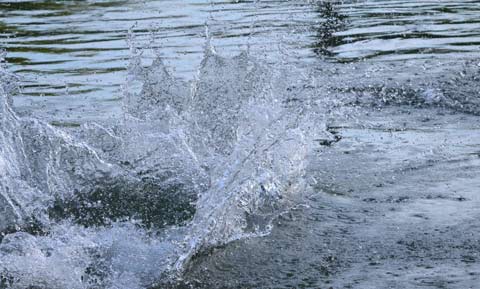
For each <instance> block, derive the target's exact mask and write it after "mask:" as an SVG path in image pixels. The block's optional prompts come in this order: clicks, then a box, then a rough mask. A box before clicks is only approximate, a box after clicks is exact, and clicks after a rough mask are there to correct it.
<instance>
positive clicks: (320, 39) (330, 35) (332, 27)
mask: <svg viewBox="0 0 480 289" xmlns="http://www.w3.org/2000/svg"><path fill="white" fill-rule="evenodd" d="M338 4H339V3H338V2H330V1H320V2H318V3H317V4H316V5H317V9H316V12H317V13H318V16H319V17H320V19H321V21H322V22H320V25H319V26H318V27H317V28H316V30H317V33H316V38H317V41H316V42H315V44H314V45H313V51H314V52H315V54H317V55H319V56H322V57H323V56H328V57H333V56H334V55H335V54H334V53H333V52H332V51H331V50H330V48H332V47H336V46H339V45H341V44H343V43H344V42H345V40H344V39H342V38H341V37H340V36H338V35H336V34H335V33H336V32H339V31H341V30H344V29H345V28H346V21H347V16H346V15H344V14H341V13H340V11H339V8H338Z"/></svg>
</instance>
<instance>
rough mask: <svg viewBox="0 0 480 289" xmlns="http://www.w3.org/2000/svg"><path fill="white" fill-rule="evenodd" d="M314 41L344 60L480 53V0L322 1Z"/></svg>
mask: <svg viewBox="0 0 480 289" xmlns="http://www.w3.org/2000/svg"><path fill="white" fill-rule="evenodd" d="M315 5H316V13H317V19H318V21H320V24H319V25H317V26H316V28H315V29H316V33H315V36H314V37H315V39H316V40H315V43H314V44H313V45H312V50H313V51H314V52H315V54H317V55H319V56H321V57H322V58H324V57H327V58H329V59H332V60H336V61H339V62H350V61H358V60H364V59H375V60H402V59H403V60H405V59H414V58H440V57H442V55H451V56H452V57H454V56H467V55H474V54H478V52H479V49H478V47H479V45H480V33H479V32H478V31H480V20H479V18H478V13H480V2H478V1H434V2H426V1H419V2H418V1H415V2H412V1H407V2H398V1H383V0H376V1H319V2H317V3H316V4H315Z"/></svg>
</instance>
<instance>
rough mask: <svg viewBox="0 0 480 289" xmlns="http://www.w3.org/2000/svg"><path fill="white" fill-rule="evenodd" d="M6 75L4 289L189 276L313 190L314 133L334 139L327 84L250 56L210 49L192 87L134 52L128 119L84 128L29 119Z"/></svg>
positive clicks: (134, 283) (142, 282) (130, 284)
mask: <svg viewBox="0 0 480 289" xmlns="http://www.w3.org/2000/svg"><path fill="white" fill-rule="evenodd" d="M1 73H2V74H1V75H0V76H1V77H2V78H1V84H2V86H1V94H0V104H1V105H0V110H1V111H0V143H1V145H0V169H1V175H0V180H1V182H0V210H1V211H2V212H3V213H2V214H1V216H2V217H1V218H0V231H1V232H2V234H3V236H4V237H3V240H2V242H1V244H0V275H1V281H0V288H4V287H5V288H9V287H12V288H28V287H31V286H34V287H35V288H36V287H39V288H145V287H148V286H150V285H151V284H154V283H156V282H158V281H159V280H162V279H163V278H165V276H167V277H172V276H175V275H177V274H181V272H182V271H183V270H184V269H185V268H186V266H187V264H188V261H189V260H190V259H191V258H192V256H194V255H195V254H196V253H197V252H199V251H201V250H205V249H208V248H210V247H212V246H218V245H222V244H225V243H227V242H229V241H232V240H235V239H239V238H244V237H249V236H259V235H262V234H267V233H268V232H269V229H270V227H271V225H270V223H271V221H272V220H273V218H275V217H276V216H278V215H279V214H280V213H281V212H283V210H285V209H286V208H288V206H290V205H291V204H292V202H293V201H292V199H293V198H292V196H294V195H295V194H296V193H298V192H301V191H303V190H304V189H305V186H306V184H305V181H304V173H305V167H306V156H307V155H308V154H309V152H310V151H311V150H312V146H313V143H314V140H315V139H318V135H319V134H324V136H325V137H327V138H328V137H330V135H329V133H328V132H325V131H324V130H323V129H322V128H323V127H324V125H322V115H319V114H316V113H314V112H313V111H311V110H310V106H311V105H312V101H311V100H309V95H310V96H312V95H313V94H314V93H315V92H314V87H312V86H309V85H307V82H308V81H306V80H304V79H301V78H299V77H298V74H297V73H295V72H293V71H288V69H272V68H271V67H269V65H267V64H264V63H262V62H261V61H258V60H256V59H254V58H252V57H251V56H249V55H248V54H246V53H242V54H240V55H239V56H237V57H234V58H224V57H221V56H219V55H217V54H215V53H214V52H213V51H212V50H210V49H207V52H206V53H205V57H204V60H203V61H202V64H201V66H200V69H199V72H198V77H197V79H196V80H195V81H194V82H193V83H192V84H189V83H186V82H184V81H181V80H178V79H176V78H175V77H173V76H172V75H171V74H170V73H169V72H168V69H167V68H166V67H165V66H164V64H163V62H162V60H161V59H157V60H156V61H154V63H153V64H152V65H151V66H150V67H148V68H143V67H142V66H141V65H140V64H139V59H137V58H133V61H132V66H131V68H130V77H129V80H128V83H127V84H128V85H127V88H129V87H130V88H132V89H127V92H126V96H125V99H124V113H123V115H122V117H120V118H119V119H118V120H115V121H113V122H112V123H111V124H103V125H100V124H96V123H86V124H84V125H82V126H81V127H80V128H78V129H77V130H76V131H74V133H73V135H72V134H71V133H67V132H65V131H63V130H61V129H58V128H55V127H52V126H50V125H48V124H46V123H44V122H42V121H39V120H37V119H34V118H21V117H18V116H17V115H16V114H15V112H14V111H13V110H12V108H11V100H10V95H11V89H12V88H11V87H9V85H8V84H9V83H11V82H9V81H8V80H7V78H8V77H10V76H8V77H7V74H6V72H5V70H2V71H1ZM134 87H139V89H138V90H137V91H135V89H133V88H134ZM292 100H297V101H292ZM325 137H324V138H325ZM33 217H34V218H33ZM32 220H34V222H33V221H32ZM32 224H34V225H35V226H33V225H32ZM32 228H37V230H33V229H32ZM47 268H50V269H52V270H50V269H48V270H47ZM53 268H55V269H53Z"/></svg>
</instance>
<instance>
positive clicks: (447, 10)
mask: <svg viewBox="0 0 480 289" xmlns="http://www.w3.org/2000/svg"><path fill="white" fill-rule="evenodd" d="M325 3H333V4H325ZM0 9H1V11H2V13H1V15H0V43H1V45H2V47H3V48H4V49H6V50H7V51H8V56H7V60H8V62H9V64H10V66H11V69H12V71H14V72H16V73H18V74H19V75H20V76H22V85H23V87H24V88H23V94H22V95H23V97H26V98H28V100H32V99H33V101H34V102H37V101H38V98H36V97H39V96H43V97H45V99H43V102H47V103H52V105H56V106H62V107H63V108H62V109H81V108H82V107H83V109H85V107H84V106H86V103H88V105H92V104H96V103H101V102H102V101H109V100H112V99H113V100H115V99H119V98H120V97H121V96H122V89H121V86H122V84H124V82H125V77H126V74H125V71H126V67H127V65H128V59H129V57H130V56H131V55H132V53H131V52H130V47H129V46H137V47H141V48H147V47H153V48H156V49H158V53H160V54H161V55H162V56H163V57H164V58H165V59H166V60H167V62H168V63H169V64H171V67H172V69H174V70H175V73H176V74H178V75H180V76H182V77H185V78H192V77H193V75H194V73H195V71H196V69H197V67H198V65H199V63H200V60H201V58H202V55H203V47H204V44H205V24H206V23H208V25H209V26H210V31H211V35H212V37H213V38H214V39H213V43H214V45H215V46H216V48H217V50H218V51H219V52H221V53H224V54H227V55H229V54H234V53H237V52H238V51H240V50H245V49H247V46H248V45H249V46H251V47H252V50H256V51H257V52H258V53H259V54H264V55H265V54H267V55H269V56H270V57H269V58H270V61H279V60H280V59H282V58H283V57H282V56H281V55H280V56H279V55H278V52H279V50H280V51H282V50H283V52H284V54H287V55H288V56H289V57H290V58H293V59H295V60H296V61H298V62H300V63H309V64H308V65H311V63H312V62H313V63H314V64H315V65H322V64H321V63H322V62H323V61H330V62H337V61H338V62H345V61H359V60H365V59H369V61H401V60H405V59H412V58H420V59H431V58H447V59H449V58H462V57H469V56H475V55H477V54H478V52H479V49H480V48H479V47H480V46H479V44H480V32H479V31H480V19H479V17H478V15H479V13H480V3H479V2H478V1H422V2H412V1H342V2H321V1H317V2H315V1H258V2H257V3H254V2H253V1H211V2H210V1H200V0H199V1H156V0H155V1H136V0H130V1H23V0H22V1H2V3H0ZM128 31H131V32H132V35H134V36H132V37H134V38H135V39H134V40H132V42H134V44H131V45H129V44H128V41H127V39H128ZM279 46H280V48H279ZM282 47H284V48H282ZM145 54H146V55H147V56H146V58H147V59H148V58H149V56H148V55H150V57H151V56H152V53H151V52H150V54H149V53H148V52H146V53H145ZM265 57H267V56H265ZM52 98H53V99H52ZM62 99H68V102H69V103H70V105H66V104H65V103H64V101H62ZM23 105H26V104H24V102H22V106H23ZM99 105H100V104H99ZM47 106H49V104H47Z"/></svg>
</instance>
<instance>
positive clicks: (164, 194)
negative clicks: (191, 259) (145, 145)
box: [48, 179, 196, 229]
mask: <svg viewBox="0 0 480 289" xmlns="http://www.w3.org/2000/svg"><path fill="white" fill-rule="evenodd" d="M195 201H196V195H194V194H191V193H190V194H189V193H187V192H186V189H185V188H183V187H182V185H170V186H164V185H159V184H158V183H157V182H155V181H153V180H148V179H146V180H143V182H142V183H141V184H124V183H114V184H112V185H107V186H101V187H98V188H96V189H95V190H93V191H91V192H88V193H76V194H74V196H73V197H72V198H69V199H61V198H57V199H56V200H55V202H54V204H53V205H52V206H51V207H50V208H49V209H48V210H49V215H50V218H52V219H56V220H61V219H72V220H73V221H74V222H75V223H77V224H80V225H82V226H85V227H92V226H108V225H110V224H111V223H113V222H117V221H133V222H136V223H137V224H138V225H139V226H140V227H143V228H147V229H152V228H153V229H159V228H163V227H166V226H171V225H181V224H184V223H185V222H187V221H188V220H190V219H191V218H192V217H193V214H194V213H195V204H194V203H195Z"/></svg>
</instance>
